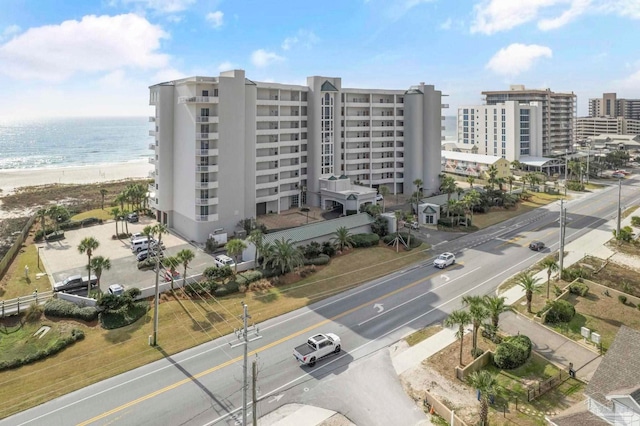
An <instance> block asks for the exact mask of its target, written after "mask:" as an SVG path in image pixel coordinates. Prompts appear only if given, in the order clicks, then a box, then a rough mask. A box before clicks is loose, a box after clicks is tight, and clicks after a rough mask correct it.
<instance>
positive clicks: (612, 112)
mask: <svg viewBox="0 0 640 426" xmlns="http://www.w3.org/2000/svg"><path fill="white" fill-rule="evenodd" d="M589 117H624V118H626V119H631V120H640V99H618V97H617V94H616V93H603V94H602V98H592V99H589Z"/></svg>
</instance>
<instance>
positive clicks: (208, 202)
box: [196, 197, 218, 206]
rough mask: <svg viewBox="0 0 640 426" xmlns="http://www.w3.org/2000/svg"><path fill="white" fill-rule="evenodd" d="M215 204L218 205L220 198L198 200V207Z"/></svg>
mask: <svg viewBox="0 0 640 426" xmlns="http://www.w3.org/2000/svg"><path fill="white" fill-rule="evenodd" d="M213 204H218V197H212V198H196V206H210V205H213Z"/></svg>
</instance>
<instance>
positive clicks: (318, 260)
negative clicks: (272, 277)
mask: <svg viewBox="0 0 640 426" xmlns="http://www.w3.org/2000/svg"><path fill="white" fill-rule="evenodd" d="M330 260H331V258H330V257H329V256H328V255H326V254H324V253H320V254H319V255H318V257H314V258H313V259H307V258H305V259H304V264H305V266H306V265H316V266H320V265H326V264H327V263H329V261H330ZM261 278H262V277H261Z"/></svg>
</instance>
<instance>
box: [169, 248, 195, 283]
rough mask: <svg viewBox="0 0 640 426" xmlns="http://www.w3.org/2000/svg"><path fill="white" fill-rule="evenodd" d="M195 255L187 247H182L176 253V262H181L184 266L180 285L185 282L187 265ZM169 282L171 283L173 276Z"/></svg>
mask: <svg viewBox="0 0 640 426" xmlns="http://www.w3.org/2000/svg"><path fill="white" fill-rule="evenodd" d="M195 257H196V254H195V253H194V252H192V251H191V250H189V249H182V250H180V251H179V252H178V254H176V259H178V262H180V263H182V266H184V275H183V276H182V287H184V286H185V285H186V284H187V266H189V263H190V262H191V261H192V260H193V259H194V258H195ZM171 283H172V285H173V278H172V279H171Z"/></svg>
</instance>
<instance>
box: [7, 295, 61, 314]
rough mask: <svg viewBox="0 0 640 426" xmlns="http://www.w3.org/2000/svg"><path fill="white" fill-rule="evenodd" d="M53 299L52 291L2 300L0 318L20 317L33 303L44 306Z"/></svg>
mask: <svg viewBox="0 0 640 426" xmlns="http://www.w3.org/2000/svg"><path fill="white" fill-rule="evenodd" d="M52 297H53V292H52V291H43V292H41V293H38V292H37V291H34V292H33V293H32V294H30V295H27V296H22V297H17V298H15V299H9V300H2V301H0V318H4V317H7V316H10V315H19V314H20V312H23V311H24V310H25V309H27V308H29V306H30V305H31V304H32V303H37V304H38V305H42V304H44V303H46V302H47V300H49V299H51V298H52Z"/></svg>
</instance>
